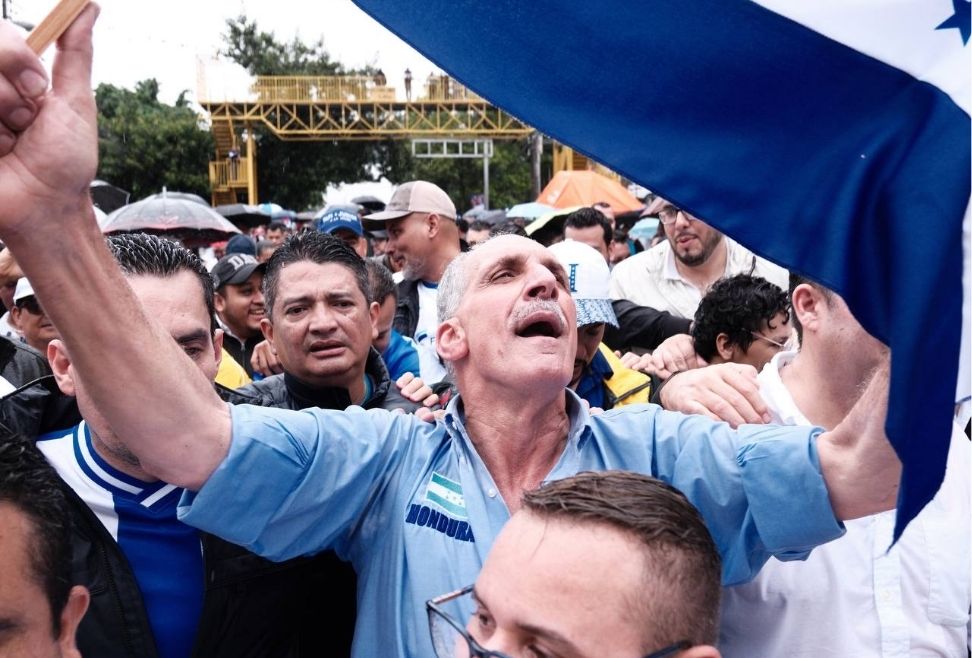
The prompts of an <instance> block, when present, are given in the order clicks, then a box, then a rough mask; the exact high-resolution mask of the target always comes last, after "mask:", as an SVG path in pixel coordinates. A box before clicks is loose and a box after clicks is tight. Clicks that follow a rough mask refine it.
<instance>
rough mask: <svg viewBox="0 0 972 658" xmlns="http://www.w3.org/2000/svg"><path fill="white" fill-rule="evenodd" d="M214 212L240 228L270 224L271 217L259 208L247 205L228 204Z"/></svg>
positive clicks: (217, 207)
mask: <svg viewBox="0 0 972 658" xmlns="http://www.w3.org/2000/svg"><path fill="white" fill-rule="evenodd" d="M213 210H215V211H216V212H218V213H219V214H220V215H222V216H223V217H225V218H226V219H228V220H230V221H231V222H233V224H235V225H236V226H239V227H240V228H252V227H254V226H260V225H261V224H269V223H270V215H268V214H267V213H265V212H263V211H262V210H260V208H259V207H257V206H251V205H249V204H246V203H227V204H225V205H222V206H216V207H215V208H213Z"/></svg>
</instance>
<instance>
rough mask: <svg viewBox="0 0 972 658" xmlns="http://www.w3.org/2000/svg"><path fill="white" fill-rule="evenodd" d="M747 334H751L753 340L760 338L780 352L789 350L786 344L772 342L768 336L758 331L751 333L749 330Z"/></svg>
mask: <svg viewBox="0 0 972 658" xmlns="http://www.w3.org/2000/svg"><path fill="white" fill-rule="evenodd" d="M749 333H751V334H752V335H753V337H754V338H760V339H762V340H765V341H766V342H767V343H769V344H770V345H772V346H773V347H776V348H777V349H779V350H780V351H781V352H782V351H785V350H788V349H790V347H789V346H788V345H787V344H786V343H781V342H779V341H776V340H773V339H772V338H770V337H769V336H764V335H763V334H761V333H759V332H758V331H752V330H750V332H749Z"/></svg>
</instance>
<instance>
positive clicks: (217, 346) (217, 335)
mask: <svg viewBox="0 0 972 658" xmlns="http://www.w3.org/2000/svg"><path fill="white" fill-rule="evenodd" d="M213 356H214V357H215V358H216V368H217V369H219V364H220V363H222V362H223V330H222V329H217V330H216V331H214V332H213Z"/></svg>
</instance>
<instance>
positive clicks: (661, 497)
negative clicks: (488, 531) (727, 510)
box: [523, 471, 722, 651]
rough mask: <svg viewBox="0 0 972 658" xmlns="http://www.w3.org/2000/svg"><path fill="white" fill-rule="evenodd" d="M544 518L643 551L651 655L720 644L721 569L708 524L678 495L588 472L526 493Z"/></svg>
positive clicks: (640, 478) (530, 506)
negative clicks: (618, 536) (613, 536)
mask: <svg viewBox="0 0 972 658" xmlns="http://www.w3.org/2000/svg"><path fill="white" fill-rule="evenodd" d="M523 507H524V509H526V510H528V511H529V512H530V513H531V514H533V515H535V516H537V517H539V518H541V519H557V520H562V521H566V522H568V523H572V524H583V523H592V524H601V525H607V526H610V527H612V528H614V529H616V530H620V531H621V532H623V533H624V534H625V535H627V536H628V537H630V538H631V539H633V540H634V541H635V542H637V543H638V544H639V545H640V546H641V547H642V549H643V551H642V555H643V557H644V561H645V586H644V588H643V591H644V592H645V595H644V596H643V597H641V601H642V608H641V612H642V613H643V618H644V619H651V620H652V622H653V623H651V624H646V628H645V632H646V637H645V638H644V643H645V649H646V651H647V650H650V649H651V648H657V647H661V646H667V645H669V644H674V643H675V642H679V641H681V640H689V641H691V642H692V643H693V644H715V641H716V636H717V634H718V627H719V597H720V595H721V592H722V588H721V582H720V579H721V571H722V568H721V562H720V559H719V551H718V550H717V549H716V546H715V542H714V541H713V540H712V536H711V535H710V534H709V531H708V529H707V528H706V527H705V522H704V521H703V520H702V516H701V515H700V514H699V512H698V510H696V509H695V508H694V507H693V506H692V504H691V503H689V501H688V500H687V499H686V498H685V496H684V495H683V494H682V493H681V492H679V491H678V490H677V489H674V488H673V487H670V486H669V485H667V484H665V483H664V482H661V481H660V480H656V479H655V478H652V477H648V476H647V475H642V474H640V473H633V472H631V471H601V472H597V473H595V472H589V471H588V472H582V473H578V474H577V475H574V476H571V477H568V478H564V479H562V480H555V481H553V482H549V483H547V484H544V485H543V486H541V487H540V488H539V489H536V490H534V491H528V492H526V493H524V494H523Z"/></svg>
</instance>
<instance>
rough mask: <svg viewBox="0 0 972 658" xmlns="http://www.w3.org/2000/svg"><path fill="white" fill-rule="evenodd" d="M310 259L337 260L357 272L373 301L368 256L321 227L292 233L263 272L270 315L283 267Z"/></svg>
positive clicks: (319, 261) (363, 290)
mask: <svg viewBox="0 0 972 658" xmlns="http://www.w3.org/2000/svg"><path fill="white" fill-rule="evenodd" d="M305 260H306V261H310V262H312V263H317V264H318V265H324V264H327V263H337V264H338V265H344V266H345V267H346V268H348V269H349V270H351V273H352V274H354V279H355V281H356V282H357V283H358V288H359V289H360V290H361V294H362V295H364V298H365V301H366V302H370V301H371V294H370V290H369V286H368V268H367V267H366V266H365V262H364V260H362V258H361V256H359V255H358V254H357V252H355V250H354V249H352V248H351V247H349V246H348V244H347V243H346V242H345V241H344V240H342V239H341V238H338V237H335V236H333V235H330V234H328V233H321V232H319V231H302V232H300V233H297V234H295V235H291V236H290V237H288V238H287V239H286V240H284V242H283V244H281V245H280V246H279V247H278V248H277V250H276V251H275V252H273V255H272V256H270V259H269V260H267V269H266V271H265V272H264V273H263V297H264V301H265V304H264V306H265V308H266V313H267V318H269V319H271V320H272V319H273V306H274V304H275V303H276V301H277V292H278V289H277V288H278V286H279V285H280V271H281V270H283V268H285V267H287V266H288V265H291V264H292V263H299V262H301V261H305Z"/></svg>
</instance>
